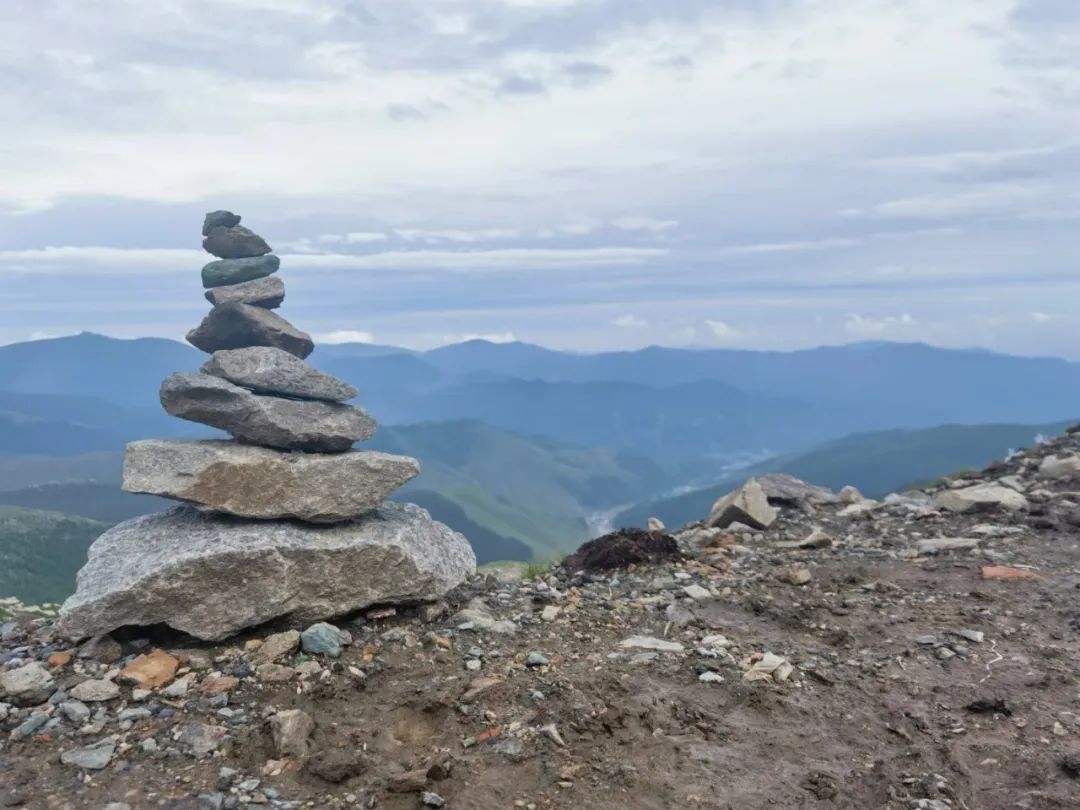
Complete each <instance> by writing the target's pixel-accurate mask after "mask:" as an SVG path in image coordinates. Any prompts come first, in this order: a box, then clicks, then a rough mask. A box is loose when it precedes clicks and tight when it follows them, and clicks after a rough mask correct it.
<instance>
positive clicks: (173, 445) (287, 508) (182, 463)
mask: <svg viewBox="0 0 1080 810" xmlns="http://www.w3.org/2000/svg"><path fill="white" fill-rule="evenodd" d="M419 473H420V465H419V464H417V462H416V460H415V459H412V458H408V457H407V456H392V455H388V454H387V453H377V452H374V451H370V450H356V451H353V452H351V453H335V454H333V455H328V454H322V453H279V452H277V451H275V450H267V449H266V448H263V447H253V446H251V445H243V444H236V443H235V442H227V441H203V442H184V441H167V440H159V439H147V440H145V441H138V442H132V443H131V444H129V445H128V447H127V452H126V453H125V454H124V485H123V486H124V489H125V490H127V491H128V492H138V493H142V494H148V495H161V496H164V497H166V498H175V499H177V500H182V501H190V502H192V503H197V504H200V505H202V506H206V507H207V508H209V509H213V510H215V511H218V512H227V513H229V514H232V515H238V516H240V517H249V518H261V519H265V520H273V519H277V518H296V519H299V520H305V521H308V522H311V523H335V522H339V521H343V520H349V519H352V518H354V517H357V516H358V515H362V514H364V513H365V512H369V511H371V510H372V509H375V508H376V507H378V506H379V505H380V504H381V503H382V502H383V501H384V500H386V498H387V496H389V495H390V494H391V493H392V492H393V491H394V490H396V489H397V488H398V487H400V486H401V485H402V484H404V483H405V482H406V481H409V480H410V479H412V478H414V477H416V476H417V475H418V474H419Z"/></svg>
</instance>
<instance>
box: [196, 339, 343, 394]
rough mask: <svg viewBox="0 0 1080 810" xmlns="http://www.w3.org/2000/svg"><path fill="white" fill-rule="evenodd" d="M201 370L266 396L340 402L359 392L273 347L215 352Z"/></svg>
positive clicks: (253, 347)
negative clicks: (273, 395)
mask: <svg viewBox="0 0 1080 810" xmlns="http://www.w3.org/2000/svg"><path fill="white" fill-rule="evenodd" d="M201 371H202V372H203V373H204V374H212V375H213V376H215V377H221V378H223V379H226V380H228V381H229V382H231V383H234V384H236V385H241V386H243V387H244V388H250V389H251V390H253V391H255V392H257V393H264V394H277V395H284V396H289V397H298V398H300V399H321V400H327V401H329V402H341V401H343V400H346V399H352V398H353V397H355V396H356V395H357V393H359V392H358V391H357V390H356V389H355V388H353V387H352V386H351V385H349V384H348V383H346V382H342V381H341V380H339V379H337V378H335V377H331V376H330V375H329V374H324V373H323V372H321V371H319V370H318V369H314V368H312V367H311V366H309V365H308V364H307V363H305V362H304V361H303V360H300V359H299V358H297V357H295V356H293V355H291V354H289V353H288V352H286V351H282V350H281V349H275V348H272V347H270V346H252V347H250V348H247V349H226V350H224V351H220V352H214V356H213V357H211V358H210V359H209V360H207V361H206V362H205V363H204V364H203V367H202V369H201Z"/></svg>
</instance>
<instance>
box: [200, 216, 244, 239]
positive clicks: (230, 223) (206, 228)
mask: <svg viewBox="0 0 1080 810" xmlns="http://www.w3.org/2000/svg"><path fill="white" fill-rule="evenodd" d="M239 224H240V215H239V214H234V213H233V212H232V211H211V212H210V213H209V214H207V215H206V217H205V218H204V219H203V226H202V235H203V236H209V235H210V231H212V230H213V229H214V228H234V227H236V226H237V225H239Z"/></svg>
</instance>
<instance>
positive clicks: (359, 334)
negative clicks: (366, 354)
mask: <svg viewBox="0 0 1080 810" xmlns="http://www.w3.org/2000/svg"><path fill="white" fill-rule="evenodd" d="M313 337H314V339H315V342H316V343H374V342H375V335H373V334H371V332H364V331H360V330H358V329H337V330H335V331H333V332H320V333H318V334H315V335H314V336H313Z"/></svg>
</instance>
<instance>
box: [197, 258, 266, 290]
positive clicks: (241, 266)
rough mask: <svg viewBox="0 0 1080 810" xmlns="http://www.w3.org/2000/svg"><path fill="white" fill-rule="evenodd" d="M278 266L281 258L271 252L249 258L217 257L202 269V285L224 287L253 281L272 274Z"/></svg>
mask: <svg viewBox="0 0 1080 810" xmlns="http://www.w3.org/2000/svg"><path fill="white" fill-rule="evenodd" d="M279 267H281V259H279V258H278V257H277V256H275V255H273V254H272V253H271V254H268V255H266V256H255V257H254V258H250V259H219V260H218V261H216V262H210V264H208V265H206V266H205V267H204V268H203V269H202V285H203V286H204V287H207V288H210V287H224V286H225V285H226V284H240V283H242V282H244V281H253V280H254V279H257V278H265V277H266V276H271V275H273V274H274V273H276V272H277V271H278V268H279Z"/></svg>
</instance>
